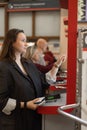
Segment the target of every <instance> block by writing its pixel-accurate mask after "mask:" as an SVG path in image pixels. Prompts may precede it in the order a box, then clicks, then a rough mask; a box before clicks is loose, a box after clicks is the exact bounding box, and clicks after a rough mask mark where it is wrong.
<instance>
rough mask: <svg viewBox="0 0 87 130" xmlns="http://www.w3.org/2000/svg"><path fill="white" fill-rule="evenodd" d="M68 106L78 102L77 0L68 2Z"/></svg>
mask: <svg viewBox="0 0 87 130" xmlns="http://www.w3.org/2000/svg"><path fill="white" fill-rule="evenodd" d="M68 6H69V8H68V9H69V11H68V65H67V68H68V77H67V104H70V103H75V101H76V55H77V0H69V1H68Z"/></svg>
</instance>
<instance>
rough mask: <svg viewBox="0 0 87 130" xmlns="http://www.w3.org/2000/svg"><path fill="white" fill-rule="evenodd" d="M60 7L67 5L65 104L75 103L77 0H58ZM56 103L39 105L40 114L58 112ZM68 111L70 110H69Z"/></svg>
mask: <svg viewBox="0 0 87 130" xmlns="http://www.w3.org/2000/svg"><path fill="white" fill-rule="evenodd" d="M60 2H61V8H67V7H68V22H66V23H68V37H67V38H68V49H67V85H66V87H67V90H66V91H67V92H66V93H67V94H66V105H67V104H73V103H76V57H77V0H60ZM58 107H60V106H58V105H56V106H41V107H39V109H38V112H39V113H41V114H58V111H57V109H58ZM69 111H70V110H69Z"/></svg>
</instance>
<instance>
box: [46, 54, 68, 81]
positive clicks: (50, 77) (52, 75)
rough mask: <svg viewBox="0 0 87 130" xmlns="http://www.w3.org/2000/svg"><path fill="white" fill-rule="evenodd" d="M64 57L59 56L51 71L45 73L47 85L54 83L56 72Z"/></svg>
mask: <svg viewBox="0 0 87 130" xmlns="http://www.w3.org/2000/svg"><path fill="white" fill-rule="evenodd" d="M65 58H66V57H65V56H61V57H60V58H59V59H58V60H57V61H56V62H55V63H54V65H53V67H52V69H51V70H50V71H49V72H48V73H46V79H47V82H48V83H53V82H56V74H57V72H58V69H59V67H60V66H61V64H62V63H63V62H64V61H65Z"/></svg>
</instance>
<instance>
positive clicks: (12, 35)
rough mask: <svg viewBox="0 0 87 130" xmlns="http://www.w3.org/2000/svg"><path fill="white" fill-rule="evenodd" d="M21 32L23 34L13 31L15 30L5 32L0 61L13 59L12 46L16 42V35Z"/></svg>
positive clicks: (17, 30)
mask: <svg viewBox="0 0 87 130" xmlns="http://www.w3.org/2000/svg"><path fill="white" fill-rule="evenodd" d="M21 32H22V33H24V31H23V30H20V29H15V28H14V29H10V30H9V31H8V32H7V34H6V36H5V39H4V42H3V45H2V50H1V54H0V60H2V59H5V58H9V59H15V54H14V48H13V46H12V45H13V43H14V42H15V41H16V39H17V36H18V34H19V33H21Z"/></svg>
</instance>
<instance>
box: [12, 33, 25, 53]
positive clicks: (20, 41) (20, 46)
mask: <svg viewBox="0 0 87 130" xmlns="http://www.w3.org/2000/svg"><path fill="white" fill-rule="evenodd" d="M13 48H14V50H15V53H20V54H23V53H25V52H26V49H27V42H26V36H25V34H24V33H22V32H21V33H19V34H18V36H17V39H16V42H14V43H13Z"/></svg>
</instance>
